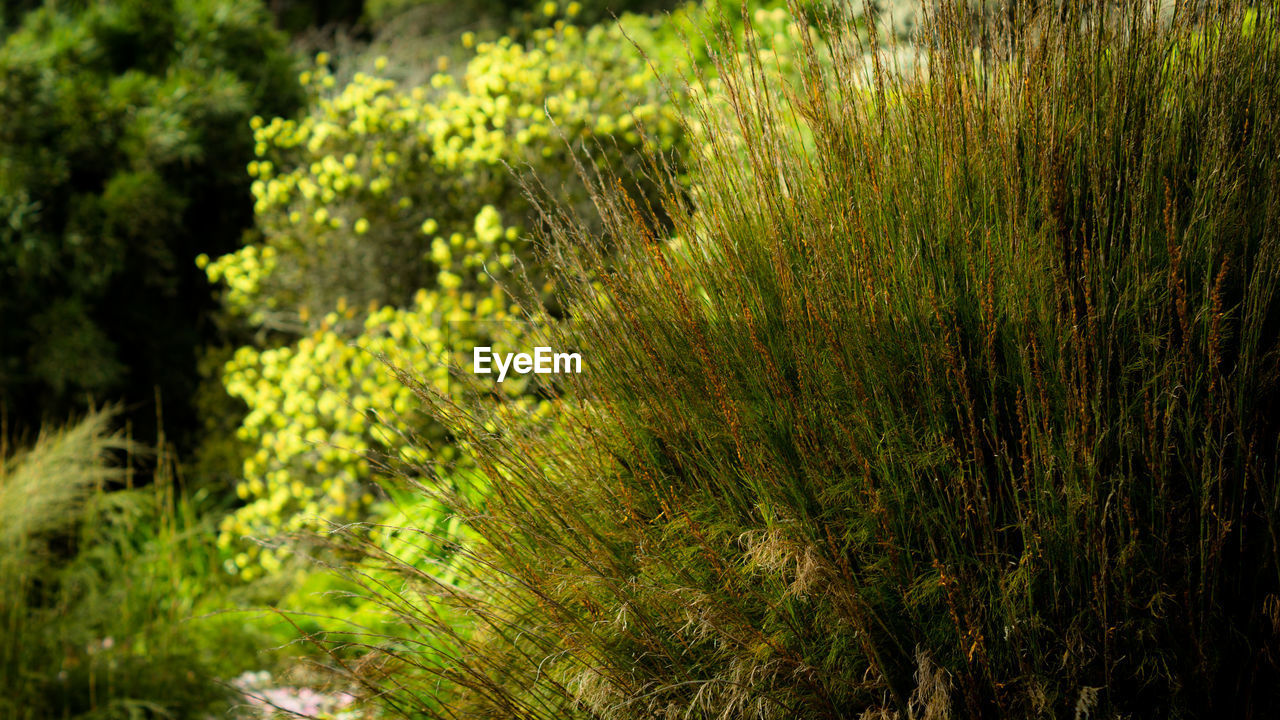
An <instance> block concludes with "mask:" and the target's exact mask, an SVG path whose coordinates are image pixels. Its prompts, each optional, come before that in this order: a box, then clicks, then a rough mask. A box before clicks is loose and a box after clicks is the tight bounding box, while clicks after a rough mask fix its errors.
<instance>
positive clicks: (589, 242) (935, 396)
mask: <svg viewBox="0 0 1280 720" xmlns="http://www.w3.org/2000/svg"><path fill="white" fill-rule="evenodd" d="M1027 5H1031V4H1021V3H1020V4H1018V6H1020V7H1025V6H1027ZM1124 5H1125V9H1124V10H1123V11H1121V10H1118V9H1114V6H1113V4H1110V3H1065V4H1063V7H1062V8H1061V9H1057V10H1054V11H1052V12H1047V13H1044V14H1038V15H1028V16H1023V15H1021V14H1019V13H1016V12H1015V13H1013V14H1011V15H1001V16H1000V17H999V18H998V20H997V21H995V22H993V23H987V22H982V21H979V20H978V19H976V18H973V17H970V16H968V15H967V14H966V12H965V11H964V9H963V8H954V7H948V8H945V9H942V10H939V11H938V12H937V13H935V14H934V16H933V17H931V18H929V21H928V22H927V23H926V29H925V31H924V32H923V34H922V36H921V37H920V38H919V42H920V43H921V46H922V48H923V51H922V52H923V55H922V56H921V57H919V58H916V59H915V61H914V62H911V63H905V62H901V61H899V60H894V58H903V57H904V53H902V52H893V50H895V49H894V48H885V47H882V46H881V43H880V42H879V41H878V40H877V35H876V30H875V28H874V27H872V28H871V29H870V32H869V34H868V33H865V32H864V34H863V35H862V36H861V37H859V36H858V34H857V33H856V32H855V28H856V26H855V24H854V23H853V22H852V21H849V20H845V21H840V20H837V21H835V24H834V25H833V26H831V27H829V28H826V29H825V30H826V32H824V33H823V34H822V37H823V38H824V41H823V43H822V44H821V45H817V44H811V45H810V47H809V50H808V53H807V55H808V57H807V58H806V60H807V67H808V71H807V72H806V74H805V77H804V78H803V80H801V81H799V82H788V81H785V80H783V79H780V78H777V77H774V76H773V75H772V73H771V71H770V68H769V65H768V63H767V61H762V60H760V58H761V57H762V55H761V54H759V53H752V52H747V53H742V54H737V53H726V54H725V55H723V56H722V57H721V64H722V66H721V67H720V68H719V70H720V74H721V77H722V78H723V81H722V82H723V84H722V87H721V92H720V94H719V98H720V99H719V100H708V101H706V103H705V104H704V105H703V107H702V111H701V113H700V114H698V113H695V115H694V116H693V117H691V118H690V124H691V128H690V132H694V133H701V134H702V136H703V137H706V138H707V139H706V141H705V143H704V146H703V152H701V153H700V154H698V155H696V156H695V157H692V158H686V162H688V163H690V164H691V165H692V167H693V171H692V172H691V173H690V175H691V176H692V177H693V178H695V180H696V183H695V187H694V189H693V191H692V192H687V193H686V192H685V191H683V190H682V189H680V186H679V185H678V184H677V183H675V182H674V181H672V182H670V183H668V184H669V192H668V193H667V195H666V197H665V202H664V203H663V205H662V206H661V207H660V208H657V209H654V208H648V207H645V206H640V207H637V203H635V202H633V201H632V200H631V199H630V198H629V197H628V196H627V195H626V193H625V192H623V191H620V190H618V189H617V188H619V187H621V185H618V184H615V182H614V181H613V180H612V179H611V178H608V177H597V178H596V183H595V184H596V187H597V201H598V204H599V209H600V212H601V214H602V216H603V217H604V219H605V224H606V227H607V237H606V238H605V239H604V240H601V239H600V238H599V237H584V236H582V233H581V232H579V231H578V230H577V228H580V227H584V225H582V224H580V223H577V222H575V221H574V220H573V218H559V219H556V218H549V220H550V221H551V225H552V226H553V227H554V230H553V231H552V238H551V242H550V243H549V251H550V252H551V254H552V256H553V258H554V260H555V264H556V266H557V267H558V269H559V272H560V277H559V284H560V286H561V288H562V291H563V292H564V293H565V295H566V296H567V300H566V301H565V307H566V308H567V311H568V316H569V317H570V318H571V321H570V322H559V323H552V324H547V325H544V326H543V332H545V333H546V335H547V344H551V345H553V346H561V347H563V346H566V345H570V346H577V347H581V348H582V349H583V352H584V357H585V358H586V362H587V365H588V369H587V372H585V373H584V374H583V375H581V376H577V377H570V378H568V379H567V381H566V384H567V387H565V388H564V390H565V391H566V394H565V395H564V400H563V401H562V402H561V403H560V404H559V405H558V408H559V415H558V416H557V417H556V418H554V423H553V427H550V428H548V427H542V428H540V429H537V430H533V429H530V428H529V427H528V425H527V424H519V423H502V422H500V421H499V418H501V417H502V416H501V415H500V414H499V415H497V416H488V415H482V414H480V413H479V411H477V410H474V409H464V408H461V407H458V406H457V405H454V404H452V403H450V402H448V401H446V400H445V399H443V398H442V397H441V396H440V395H439V394H438V393H435V392H433V391H431V389H430V388H429V387H427V386H425V385H418V387H419V389H420V391H421V395H422V397H423V398H424V400H425V401H426V402H427V403H428V404H429V405H431V406H432V407H433V408H434V410H435V412H436V414H437V415H438V416H439V417H440V418H441V419H442V420H443V421H445V422H447V423H448V424H449V425H450V427H452V428H454V429H455V432H457V433H458V435H459V436H460V437H464V438H469V440H470V441H471V448H472V450H473V451H474V452H475V453H476V455H477V456H478V458H479V460H480V466H481V467H482V468H483V470H484V475H485V477H484V479H483V483H480V484H481V485H483V486H484V493H483V497H484V499H483V500H482V501H471V502H463V501H461V500H459V499H458V498H456V497H450V496H449V495H448V494H443V493H442V495H443V496H444V499H445V500H446V501H450V502H453V503H454V504H455V507H456V508H457V512H458V513H459V514H460V515H461V516H463V517H465V518H466V519H467V525H468V526H469V528H470V529H469V531H468V533H469V534H468V535H467V536H466V538H465V541H464V542H463V544H462V548H461V550H460V552H461V553H463V555H464V556H465V558H466V560H467V562H466V563H464V566H465V567H466V568H467V569H468V571H469V577H468V578H467V579H466V580H465V581H460V582H452V583H443V582H435V581H434V580H433V577H432V575H431V573H429V572H417V571H412V570H409V569H407V568H406V571H407V572H408V574H409V575H410V576H411V577H413V578H414V580H415V586H416V587H417V588H418V589H420V590H423V591H426V592H427V593H429V594H430V595H432V596H433V598H434V599H431V600H429V601H428V600H420V601H419V603H420V604H418V605H416V606H415V605H414V604H413V603H397V604H396V607H397V609H398V612H402V613H406V615H407V616H408V617H411V618H413V619H414V620H415V622H417V623H419V626H418V627H419V628H423V630H422V632H423V633H424V635H431V636H432V637H433V640H432V647H433V650H432V652H431V653H425V652H415V649H414V648H415V642H414V641H411V639H403V638H402V639H401V640H402V642H400V643H398V644H392V645H388V646H386V647H387V648H388V651H387V652H384V653H382V655H381V658H382V660H383V661H384V662H383V663H381V664H379V663H376V662H371V663H370V664H369V665H368V666H367V667H374V666H378V667H381V668H383V669H384V670H385V669H386V668H388V667H398V668H407V667H416V671H415V672H414V673H404V674H401V675H399V676H397V678H398V679H396V680H395V681H394V682H392V681H391V680H388V679H386V678H385V677H383V678H382V679H379V678H378V677H377V676H373V675H366V676H365V677H366V680H367V681H368V682H369V683H370V685H371V687H373V688H374V689H377V690H379V691H385V692H387V693H389V697H394V698H398V699H399V702H400V703H401V705H402V707H404V708H405V710H406V712H408V711H411V710H412V709H413V708H415V707H422V708H428V709H430V708H438V707H440V706H436V705H433V704H432V703H431V702H427V701H424V700H421V698H425V697H428V696H436V697H443V698H446V699H447V700H448V702H447V705H445V707H447V708H448V709H447V710H439V709H435V710H432V712H433V713H434V714H438V715H439V716H440V717H520V718H548V719H549V718H562V717H592V718H608V719H621V718H637V719H638V718H654V717H664V718H723V719H726V720H728V719H729V718H853V717H860V716H865V717H904V718H905V717H930V718H936V717H946V716H948V713H950V716H953V717H958V716H969V717H1064V716H1067V717H1069V716H1072V715H1073V714H1074V715H1075V716H1076V717H1084V716H1088V717H1098V716H1117V715H1129V716H1134V717H1204V718H1208V717H1269V716H1272V715H1273V714H1274V713H1275V712H1276V711H1277V710H1280V668H1278V666H1277V663H1278V662H1280V660H1278V658H1280V654H1278V653H1280V565H1278V564H1277V556H1278V552H1280V546H1278V544H1277V532H1278V531H1280V493H1278V490H1280V488H1278V486H1277V464H1276V451H1277V442H1278V438H1280V435H1278V432H1280V412H1278V411H1277V408H1280V345H1278V343H1277V339H1278V338H1280V298H1277V295H1276V291H1277V288H1278V287H1280V285H1278V284H1277V282H1278V280H1280V247H1277V243H1278V242H1280V194H1278V193H1280V161H1278V160H1277V158H1280V127H1278V126H1277V122H1280V35H1278V33H1280V28H1278V26H1277V23H1276V19H1277V18H1276V11H1277V8H1276V6H1275V4H1274V3H1262V4H1260V6H1259V7H1257V8H1255V9H1253V10H1248V11H1245V10H1243V9H1241V8H1240V7H1238V6H1237V5H1236V4H1230V5H1222V6H1218V5H1215V7H1214V9H1212V10H1207V11H1204V12H1200V13H1196V14H1193V13H1189V12H1186V11H1185V9H1183V8H1181V5H1180V7H1179V9H1178V10H1177V11H1176V12H1175V11H1169V12H1157V11H1156V9H1155V8H1153V7H1152V6H1150V5H1148V4H1145V3H1138V2H1133V3H1125V4H1124ZM1086 8H1093V9H1092V10H1088V11H1087V10H1086ZM748 42H750V41H748ZM763 57H767V56H763ZM868 58H869V59H868ZM663 167H664V166H663V165H662V163H660V162H655V164H654V170H653V171H654V175H655V176H657V177H658V178H662V177H663V176H664V175H665V171H664V170H663ZM665 238H675V239H674V240H667V239H665ZM406 379H407V380H409V381H410V382H412V378H411V377H408V376H406ZM423 473H425V474H426V475H427V476H428V477H431V478H439V477H443V476H446V475H447V473H448V469H447V468H442V467H430V468H424V469H423ZM451 479H452V481H453V482H454V483H455V484H456V483H464V481H465V478H458V477H453V478H451ZM477 482H479V481H477ZM424 487H428V488H432V487H435V488H438V487H441V484H439V483H433V482H431V481H427V482H425V483H424ZM475 496H476V494H474V493H473V494H471V497H475ZM401 597H404V596H401ZM444 605H447V606H449V607H451V608H452V610H451V611H450V612H448V613H444V612H440V611H439V610H438V609H439V608H440V607H442V606H444ZM415 607H417V608H418V609H417V610H416V611H415V610H414V608H415ZM453 610H461V611H463V612H464V613H466V614H468V615H469V616H470V617H471V618H473V619H474V625H473V626H471V627H469V628H463V629H459V628H458V626H457V624H456V617H457V615H456V614H455V613H454V612H453ZM444 617H449V618H451V621H450V622H442V621H439V620H438V618H444ZM451 623H452V624H451ZM433 633H434V635H432V634H433ZM441 638H446V639H448V640H449V642H447V643H446V645H447V646H448V648H449V649H447V650H446V651H440V650H439V649H438V647H439V643H440V641H441V640H440V639H441ZM375 657H377V656H375ZM387 663H391V665H388V664H387ZM424 677H425V678H426V680H425V681H423V682H418V683H414V682H413V681H411V680H409V678H418V679H419V680H421V679H422V678H424Z"/></svg>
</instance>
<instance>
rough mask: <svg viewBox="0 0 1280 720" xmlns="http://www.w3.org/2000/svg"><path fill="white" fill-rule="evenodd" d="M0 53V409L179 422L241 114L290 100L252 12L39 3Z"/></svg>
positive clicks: (219, 5) (280, 54)
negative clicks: (204, 268) (94, 412)
mask: <svg viewBox="0 0 1280 720" xmlns="http://www.w3.org/2000/svg"><path fill="white" fill-rule="evenodd" d="M6 22H7V23H11V24H13V25H14V26H13V28H12V30H13V31H12V32H11V33H10V34H8V35H7V36H6V37H4V39H3V45H2V46H0V219H2V222H0V285H2V286H3V287H4V292H3V293H0V316H3V317H4V318H5V322H4V323H3V324H2V325H0V403H3V404H4V405H5V407H6V409H7V413H8V416H9V418H10V420H11V421H16V423H17V424H18V425H21V426H23V427H27V428H34V427H36V426H37V425H38V424H39V421H40V420H41V419H42V416H43V417H65V416H66V415H67V414H68V413H71V412H74V411H75V410H76V409H77V408H83V407H84V406H85V403H86V400H87V399H89V398H92V399H94V400H96V401H98V402H102V401H105V400H117V399H123V400H125V401H127V403H128V404H129V406H130V408H131V409H133V408H137V411H136V412H134V413H132V419H133V421H134V423H135V426H136V427H147V426H149V425H150V423H151V421H152V420H153V419H154V418H155V416H156V412H155V410H154V408H151V407H150V406H149V403H150V402H151V401H152V400H153V399H154V398H155V395H156V391H157V389H158V390H159V392H160V394H161V395H162V397H163V399H164V401H165V403H166V406H167V407H166V410H167V411H168V414H167V421H166V425H167V426H168V428H169V430H170V432H171V433H178V432H180V431H182V432H185V431H187V430H190V429H191V427H192V426H193V425H194V420H193V418H192V417H191V411H190V408H189V406H188V401H189V399H190V398H191V396H192V395H193V393H194V391H195V385H196V382H197V374H196V349H197V347H198V346H199V345H200V344H201V343H202V342H203V341H206V340H207V339H208V338H209V337H211V336H212V326H211V325H210V323H208V322H207V316H208V314H209V313H210V312H211V311H212V309H213V308H214V305H213V303H212V299H211V297H210V293H209V290H208V287H207V283H205V282H204V281H203V278H202V277H201V275H200V273H198V272H197V271H196V269H195V268H193V267H191V258H193V257H195V256H196V255H197V254H198V253H200V252H213V253H222V252H226V251H228V250H231V249H233V248H235V247H236V246H237V245H238V243H239V241H240V236H241V234H242V232H243V231H244V230H245V229H246V228H248V227H250V226H251V224H252V214H251V203H250V201H249V200H248V197H247V188H248V184H249V180H248V179H247V178H245V177H244V174H243V167H244V163H245V162H246V161H247V160H248V158H249V157H251V156H252V146H253V145H252V139H251V138H250V137H249V134H248V132H247V123H248V120H249V118H250V117H251V116H252V115H253V114H254V112H255V111H259V112H268V113H274V114H287V113H291V112H293V111H294V110H295V109H296V108H297V107H298V106H299V104H300V102H301V101H302V98H303V95H302V93H301V91H300V89H299V88H298V87H297V84H296V83H295V82H294V81H293V77H294V74H295V72H296V71H295V69H294V65H293V60H292V59H291V56H290V55H289V53H288V52H287V51H286V48H285V44H284V40H283V38H282V36H281V35H280V34H278V33H277V32H275V31H274V30H273V29H272V28H271V25H270V18H269V16H268V15H267V13H266V12H265V10H264V8H263V7H262V6H261V4H260V3H258V2H255V1H254V0H191V1H183V2H176V1H175V0H167V1H166V0H161V1H155V0H122V1H121V2H111V3H48V4H46V5H45V6H43V7H39V8H36V9H33V10H31V11H30V12H28V13H26V14H25V15H23V16H22V17H21V21H20V24H19V23H18V18H16V17H14V16H12V15H10V16H7V17H6Z"/></svg>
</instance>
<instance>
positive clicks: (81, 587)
mask: <svg viewBox="0 0 1280 720" xmlns="http://www.w3.org/2000/svg"><path fill="white" fill-rule="evenodd" d="M117 423H118V418H116V417H114V416H113V414H111V413H106V412H99V413H94V414H91V415H89V416H88V417H86V418H85V419H84V420H82V421H80V422H78V423H76V424H74V425H70V426H68V427H66V428H64V429H60V430H56V431H49V432H45V433H42V434H41V436H40V438H39V439H38V441H37V442H36V443H35V444H34V445H32V446H31V447H27V448H21V449H17V450H6V449H4V448H0V716H2V717H5V718H21V719H24V720H25V719H26V718H31V719H32V720H35V719H38V718H49V717H64V718H138V717H147V718H160V717H171V718H189V717H199V716H201V715H202V714H203V713H207V712H210V711H215V710H216V709H217V708H219V707H222V708H225V707H226V703H227V701H229V700H230V699H231V698H230V696H229V694H228V693H227V691H226V690H225V689H224V688H223V687H222V686H221V685H220V684H219V678H220V677H222V678H227V677H231V676H232V675H234V674H235V673H238V672H240V671H242V670H243V669H244V668H246V667H261V666H262V664H264V663H269V662H270V653H265V654H264V653H263V652H262V649H263V648H264V647H266V646H268V645H269V644H270V636H269V634H268V633H267V631H266V628H267V624H266V623H262V622H257V621H250V620H247V619H246V617H247V616H245V615H243V614H239V613H226V614H216V613H215V614H209V613H214V611H217V610H221V609H223V608H226V607H229V606H231V605H232V604H233V599H232V598H231V596H230V595H229V594H228V592H227V588H226V585H225V584H224V583H221V582H220V581H219V579H218V578H219V558H218V554H217V552H216V549H215V548H213V547H212V544H211V543H209V542H208V538H209V535H210V532H211V530H212V527H211V525H212V523H211V521H210V519H209V518H208V517H207V516H205V514H204V513H202V512H200V511H199V507H198V506H199V503H198V502H196V501H194V500H193V499H191V498H187V497H184V496H182V495H181V494H180V493H178V492H176V476H175V474H174V470H175V466H174V463H173V458H172V457H171V456H168V455H166V454H165V453H163V452H161V453H160V454H159V455H158V456H157V455H155V454H152V453H150V452H149V451H148V450H147V449H146V448H140V447H139V446H137V445H135V444H134V443H132V442H130V441H129V440H128V439H127V438H125V437H124V436H122V435H121V434H120V433H118V432H114V431H113V430H112V427H113V425H116V424H117ZM140 464H146V465H148V466H150V467H151V469H152V474H153V475H154V477H155V482H154V483H152V484H151V485H150V486H148V487H146V488H142V489H121V486H123V485H126V484H127V483H128V480H129V478H130V475H131V472H130V470H129V468H130V467H137V466H138V465H140Z"/></svg>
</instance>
